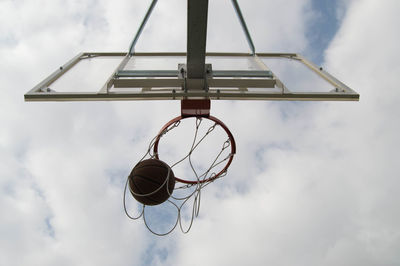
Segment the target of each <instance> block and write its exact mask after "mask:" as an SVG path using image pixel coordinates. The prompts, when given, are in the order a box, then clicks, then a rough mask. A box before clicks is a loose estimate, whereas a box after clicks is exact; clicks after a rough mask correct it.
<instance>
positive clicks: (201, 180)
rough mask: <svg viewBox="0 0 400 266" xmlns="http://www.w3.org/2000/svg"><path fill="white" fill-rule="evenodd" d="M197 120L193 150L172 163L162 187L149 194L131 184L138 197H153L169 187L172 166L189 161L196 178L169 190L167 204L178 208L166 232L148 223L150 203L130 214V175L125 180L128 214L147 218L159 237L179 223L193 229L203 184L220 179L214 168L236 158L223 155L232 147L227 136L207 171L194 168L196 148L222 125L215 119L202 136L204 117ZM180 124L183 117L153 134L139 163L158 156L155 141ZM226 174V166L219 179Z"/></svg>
mask: <svg viewBox="0 0 400 266" xmlns="http://www.w3.org/2000/svg"><path fill="white" fill-rule="evenodd" d="M195 119H196V121H195V133H194V136H193V141H192V142H191V146H190V149H189V151H188V153H187V154H186V155H185V156H184V157H183V158H181V159H179V160H178V161H176V162H175V163H173V164H172V165H171V167H170V168H168V175H167V178H166V179H165V181H164V182H163V184H162V185H160V187H158V188H157V189H156V190H154V191H152V192H150V193H147V194H137V193H135V192H133V191H132V190H131V189H130V187H129V191H130V193H131V194H132V195H135V196H150V195H152V194H154V193H156V192H157V191H159V190H160V189H161V188H163V187H166V189H167V191H168V186H167V185H166V184H168V180H169V178H170V175H171V169H173V168H174V167H176V166H177V165H179V164H181V163H182V162H184V161H185V160H188V163H189V165H190V168H191V171H192V173H193V175H194V177H195V180H194V182H192V183H191V184H186V183H180V182H177V183H176V185H175V188H174V191H173V192H172V193H170V191H168V194H169V196H170V197H169V199H168V200H167V201H166V203H167V204H170V206H172V207H173V208H174V209H176V218H175V219H174V222H173V224H172V226H171V227H170V228H169V229H168V230H165V231H164V232H156V230H154V228H152V226H151V225H150V224H149V222H148V218H146V208H148V207H147V205H144V204H141V208H140V210H139V214H138V215H136V216H132V215H130V214H129V212H128V210H127V206H126V191H127V188H128V182H129V177H128V178H127V179H126V182H125V187H124V196H123V205H124V211H125V214H126V215H127V216H128V217H129V218H130V219H132V220H137V219H139V218H141V217H143V221H144V224H145V225H146V227H147V229H148V230H149V231H150V232H151V233H153V234H155V235H158V236H164V235H168V234H170V233H171V232H172V231H173V230H174V229H175V228H176V227H177V225H178V224H179V227H180V229H181V231H182V232H183V233H188V232H189V231H190V229H191V227H192V225H193V220H194V218H195V217H197V216H198V215H199V212H200V199H201V190H202V189H203V188H204V187H206V186H207V185H208V184H210V183H212V182H213V181H215V180H216V179H217V178H216V176H217V173H216V172H214V171H213V169H215V168H216V167H217V166H219V165H221V164H222V163H224V162H226V161H227V160H229V159H230V158H231V157H233V154H232V153H229V154H228V155H227V156H225V157H224V156H222V155H223V153H224V151H225V150H226V149H227V148H229V147H230V146H231V141H230V139H229V136H228V139H227V140H225V141H224V143H223V145H222V148H221V150H220V151H219V152H218V154H217V155H216V157H215V158H214V159H213V161H212V163H211V165H210V166H209V167H208V168H207V169H206V170H205V171H204V172H202V173H198V171H197V170H196V169H195V166H194V164H193V158H192V155H193V152H194V151H195V150H196V148H198V147H199V146H200V144H201V143H202V142H203V141H204V139H205V138H206V137H207V136H209V134H211V133H212V132H213V131H214V129H215V128H216V127H217V126H219V124H218V123H216V122H214V124H213V125H211V126H210V127H209V128H208V129H207V130H206V132H205V133H204V134H203V135H202V136H199V128H200V127H201V125H202V122H203V118H201V117H196V118H195ZM180 123H181V120H178V121H176V122H175V123H173V124H171V125H170V126H169V127H167V128H166V129H164V130H163V131H162V132H161V133H160V134H159V135H157V136H156V137H154V138H153V139H152V140H151V142H150V144H149V147H148V149H147V152H146V154H145V155H144V156H143V157H142V159H141V160H140V161H139V162H141V161H143V160H145V159H146V158H150V159H155V158H157V157H158V156H157V154H155V153H154V145H155V142H156V140H157V139H161V138H162V137H164V136H165V135H166V134H167V133H168V132H170V131H171V130H173V129H175V128H177V127H178V126H179V125H180ZM221 156H222V158H221ZM226 173H227V169H225V170H224V172H222V173H220V175H219V176H218V178H220V177H223V176H225V175H226ZM177 185H178V186H177ZM177 191H185V192H187V195H182V196H178V195H174V194H175V193H174V192H177ZM191 200H192V202H193V203H192V207H191V211H190V213H189V224H188V225H187V226H186V227H185V226H184V224H183V222H182V220H183V219H184V218H183V217H184V215H183V208H184V207H185V206H187V205H188V204H189V202H190V201H191ZM154 207H159V208H162V206H154ZM154 207H153V206H152V208H154ZM189 210H190V209H189Z"/></svg>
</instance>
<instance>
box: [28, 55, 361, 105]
mask: <svg viewBox="0 0 400 266" xmlns="http://www.w3.org/2000/svg"><path fill="white" fill-rule="evenodd" d="M115 56H120V57H122V58H123V59H122V61H121V63H120V64H119V66H118V68H117V69H116V70H115V71H113V72H112V74H111V76H110V77H109V78H108V79H107V80H106V81H105V84H104V86H103V87H102V88H99V91H97V92H76V90H75V89H74V88H71V91H70V92H57V91H54V90H53V89H51V85H52V84H53V83H54V82H55V81H57V80H58V79H59V78H61V77H62V76H63V75H64V74H65V73H67V72H68V71H69V70H70V69H71V68H72V67H73V66H75V65H76V64H78V63H79V62H80V61H82V60H86V59H90V58H95V57H115ZM132 56H134V57H141V56H147V57H151V56H158V57H160V56H164V57H168V56H186V53H135V54H134V55H130V54H129V53H123V52H113V53H81V54H79V55H77V56H76V57H74V58H73V59H71V60H70V61H69V62H67V63H66V64H65V65H63V66H61V67H60V68H59V69H57V70H56V71H55V72H54V73H53V74H51V75H50V76H49V77H47V78H46V79H45V80H43V81H42V82H40V83H39V84H38V85H37V86H35V87H34V88H33V89H32V90H30V91H29V92H28V93H26V94H25V95H24V97H25V100H26V101H115V100H128V101H129V100H182V99H211V100H290V101H304V100H307V101H308V100H316V101H358V100H359V94H358V93H356V92H355V91H353V90H352V89H351V88H349V87H348V86H346V85H345V84H343V83H342V82H340V81H339V80H337V79H336V78H335V77H333V76H332V75H330V74H329V73H328V72H326V71H325V70H323V69H322V68H320V67H318V66H316V65H314V64H313V63H311V62H310V61H308V60H307V59H305V58H304V57H302V56H301V55H298V54H295V53H256V54H254V55H252V54H251V53H206V56H219V57H230V58H232V57H238V58H239V57H251V58H254V60H255V61H256V62H257V63H258V64H259V66H260V69H261V70H240V71H239V70H238V71H236V70H229V71H225V70H224V71H221V70H219V71H215V70H214V71H213V70H212V69H211V68H207V73H208V74H207V75H206V78H205V80H204V82H205V83H206V84H207V88H206V89H186V86H187V83H188V82H189V83H190V81H191V79H190V78H188V77H185V76H184V75H182V72H183V71H184V69H179V68H178V67H177V70H162V69H160V70H123V69H124V66H125V65H126V64H127V62H128V61H129V60H130V59H131V57H132ZM264 58H286V59H292V60H296V61H298V62H300V63H302V64H303V65H304V66H306V67H307V68H308V69H309V70H311V71H312V72H314V73H316V74H317V75H318V76H320V77H321V78H323V79H324V80H326V81H327V82H328V83H330V84H331V85H332V86H333V87H334V88H335V89H334V91H330V92H293V91H290V90H289V89H288V88H286V87H285V85H284V84H283V83H282V82H281V81H280V80H279V78H278V77H277V76H275V75H274V73H273V72H272V71H271V70H270V69H268V67H267V66H266V65H265V64H264V63H263V62H262V59H264ZM227 77H230V78H227ZM113 87H114V88H141V89H139V90H135V91H113V90H111V88H113ZM223 88H225V89H223ZM226 88H229V89H226ZM247 88H265V91H264V90H262V89H260V90H258V91H257V92H254V91H249V90H248V89H247ZM270 88H279V90H278V91H277V90H271V89H270ZM74 90H75V92H74Z"/></svg>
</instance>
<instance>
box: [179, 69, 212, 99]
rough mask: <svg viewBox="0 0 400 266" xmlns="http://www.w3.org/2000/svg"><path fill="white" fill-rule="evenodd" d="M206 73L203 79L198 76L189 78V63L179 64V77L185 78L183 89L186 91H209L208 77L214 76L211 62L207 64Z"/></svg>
mask: <svg viewBox="0 0 400 266" xmlns="http://www.w3.org/2000/svg"><path fill="white" fill-rule="evenodd" d="M204 69H205V73H204V78H202V79H197V78H188V77H187V65H186V64H183V63H182V64H178V78H179V79H184V82H183V84H184V85H183V88H182V89H183V90H184V91H185V92H187V91H189V90H201V91H206V92H207V91H208V90H209V87H208V82H207V80H208V79H212V78H213V71H212V65H211V64H205V67H204Z"/></svg>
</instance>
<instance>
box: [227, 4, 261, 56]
mask: <svg viewBox="0 0 400 266" xmlns="http://www.w3.org/2000/svg"><path fill="white" fill-rule="evenodd" d="M232 4H233V7H234V8H235V11H236V15H237V16H238V18H239V21H240V25H242V29H243V31H244V34H245V35H246V39H247V43H248V44H249V46H250V50H251V54H252V55H254V54H255V53H256V48H255V47H254V43H253V40H252V39H251V36H250V32H249V29H248V28H247V26H246V21H245V20H244V18H243V15H242V11H240V7H239V4H238V2H237V1H236V0H232Z"/></svg>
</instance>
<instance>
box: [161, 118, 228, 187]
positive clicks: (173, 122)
mask: <svg viewBox="0 0 400 266" xmlns="http://www.w3.org/2000/svg"><path fill="white" fill-rule="evenodd" d="M193 117H196V119H208V120H211V121H213V122H215V124H214V126H213V127H212V128H210V129H209V130H208V131H207V135H208V134H209V133H211V131H212V130H213V129H214V128H215V127H216V126H220V127H221V128H222V129H223V130H224V131H225V133H226V134H227V136H228V140H227V141H226V142H225V143H224V146H223V149H226V148H228V147H230V148H231V152H230V155H231V156H229V158H228V160H227V163H226V165H225V167H224V168H223V169H222V170H221V171H219V172H218V173H217V174H215V175H213V176H211V177H209V178H203V179H198V180H187V179H184V178H179V177H175V179H176V181H178V182H181V183H185V184H197V183H207V182H211V181H213V180H214V179H217V178H218V177H220V176H221V175H222V174H224V173H225V172H226V171H227V170H228V168H229V166H230V164H231V163H232V160H233V155H234V154H235V153H236V143H235V139H234V138H233V135H232V133H231V132H230V130H229V128H228V127H227V126H226V125H225V124H224V123H223V122H222V121H221V120H219V119H218V118H216V117H213V116H208V117H200V116H185V117H183V116H178V117H175V118H174V119H172V120H171V121H169V122H168V123H167V124H165V126H164V127H163V128H162V129H161V130H160V132H159V133H158V135H157V137H156V140H155V142H154V147H153V152H154V157H155V158H156V159H159V156H158V145H159V142H160V140H161V138H162V137H163V136H164V135H165V134H166V133H167V132H168V131H170V130H171V129H172V128H174V127H176V126H178V125H179V124H180V121H182V120H183V119H186V118H193ZM194 149H195V147H194V148H193V150H194ZM193 150H191V151H193Z"/></svg>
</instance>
